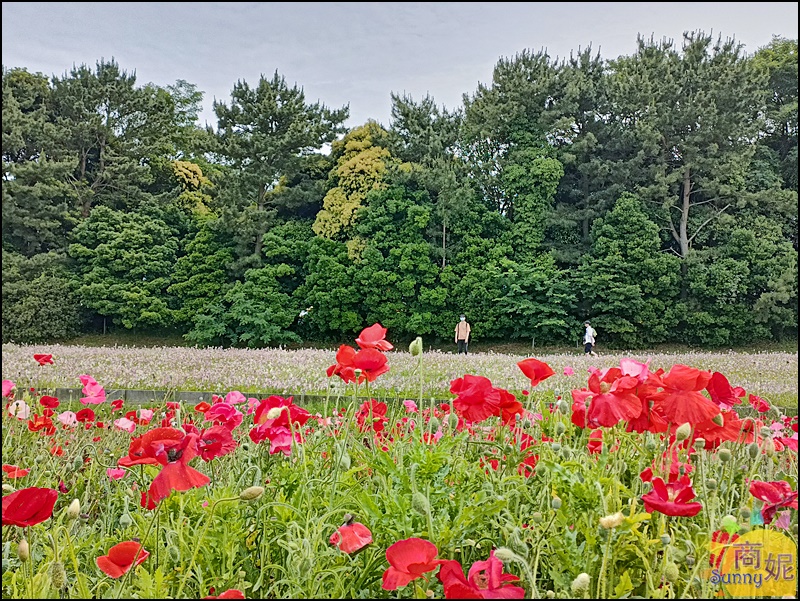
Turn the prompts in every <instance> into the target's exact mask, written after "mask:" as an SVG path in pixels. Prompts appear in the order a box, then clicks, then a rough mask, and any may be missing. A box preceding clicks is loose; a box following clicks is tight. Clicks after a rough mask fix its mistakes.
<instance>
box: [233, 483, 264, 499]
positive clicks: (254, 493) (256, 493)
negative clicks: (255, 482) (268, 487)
mask: <svg viewBox="0 0 800 601" xmlns="http://www.w3.org/2000/svg"><path fill="white" fill-rule="evenodd" d="M263 494H264V487H263V486H251V487H249V488H245V489H244V490H243V491H242V492H240V493H239V498H240V499H241V500H242V501H255V500H256V499H258V498H259V497H260V496H261V495H263Z"/></svg>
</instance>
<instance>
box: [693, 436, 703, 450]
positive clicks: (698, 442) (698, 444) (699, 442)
mask: <svg viewBox="0 0 800 601" xmlns="http://www.w3.org/2000/svg"><path fill="white" fill-rule="evenodd" d="M705 448H706V439H705V438H695V439H694V449H695V451H702V450H703V449H705Z"/></svg>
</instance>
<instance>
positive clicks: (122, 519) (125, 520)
mask: <svg viewBox="0 0 800 601" xmlns="http://www.w3.org/2000/svg"><path fill="white" fill-rule="evenodd" d="M131 524H133V518H131V516H130V515H128V514H127V513H123V514H122V515H121V516H119V525H120V528H127V527H128V526H130V525H131Z"/></svg>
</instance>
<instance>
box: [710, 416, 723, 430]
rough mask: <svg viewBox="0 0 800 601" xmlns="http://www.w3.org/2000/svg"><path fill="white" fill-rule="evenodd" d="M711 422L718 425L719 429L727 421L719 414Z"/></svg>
mask: <svg viewBox="0 0 800 601" xmlns="http://www.w3.org/2000/svg"><path fill="white" fill-rule="evenodd" d="M711 421H712V422H714V423H715V424H717V425H718V426H719V427H722V426H724V425H725V419H724V418H723V417H722V414H721V413H717V414H716V415H715V416H714V417H712V418H711Z"/></svg>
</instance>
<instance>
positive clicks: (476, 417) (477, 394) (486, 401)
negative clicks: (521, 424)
mask: <svg viewBox="0 0 800 601" xmlns="http://www.w3.org/2000/svg"><path fill="white" fill-rule="evenodd" d="M450 392H451V393H453V394H455V395H457V396H456V398H455V399H453V403H452V404H453V408H454V409H455V410H456V412H457V413H458V414H459V415H460V416H461V417H463V418H464V419H466V420H469V421H471V422H474V423H477V422H481V421H483V420H485V419H487V418H489V417H491V416H492V415H499V413H500V404H501V402H502V396H501V393H500V390H499V389H498V388H494V387H493V386H492V382H491V380H489V378H485V377H483V376H473V375H471V374H465V375H464V377H463V378H456V379H455V380H453V381H452V382H450Z"/></svg>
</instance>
